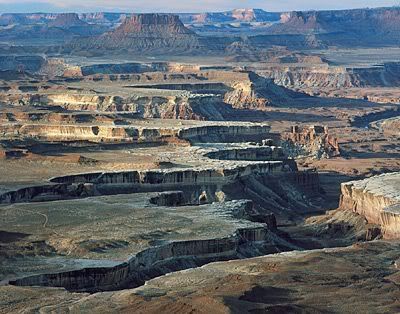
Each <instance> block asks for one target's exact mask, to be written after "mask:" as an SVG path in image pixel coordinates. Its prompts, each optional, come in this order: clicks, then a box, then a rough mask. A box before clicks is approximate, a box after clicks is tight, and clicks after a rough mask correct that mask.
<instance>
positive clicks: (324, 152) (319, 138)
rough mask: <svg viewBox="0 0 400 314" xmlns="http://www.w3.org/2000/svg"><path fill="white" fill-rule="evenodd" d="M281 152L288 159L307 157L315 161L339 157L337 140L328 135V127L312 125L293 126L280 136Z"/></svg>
mask: <svg viewBox="0 0 400 314" xmlns="http://www.w3.org/2000/svg"><path fill="white" fill-rule="evenodd" d="M281 145H282V147H283V150H284V151H285V153H286V154H287V155H288V156H290V157H294V158H296V157H300V156H303V157H304V156H309V157H313V158H316V159H320V158H330V157H337V156H340V148H339V143H338V139H337V138H336V137H334V136H332V135H331V134H329V129H328V127H323V126H318V125H313V126H310V127H304V128H300V127H298V126H293V127H292V131H291V132H290V133H285V134H283V136H282V143H281Z"/></svg>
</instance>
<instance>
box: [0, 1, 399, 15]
mask: <svg viewBox="0 0 400 314" xmlns="http://www.w3.org/2000/svg"><path fill="white" fill-rule="evenodd" d="M395 5H400V0H396V1H391V0H333V1H332V0H325V1H324V0H201V1H199V0H151V1H149V0H34V1H32V0H0V13H4V12H21V13H25V12H93V11H109V12H206V11H226V10H230V9H234V8H260V9H264V10H267V11H292V10H322V9H345V8H366V7H371V8H372V7H383V6H395Z"/></svg>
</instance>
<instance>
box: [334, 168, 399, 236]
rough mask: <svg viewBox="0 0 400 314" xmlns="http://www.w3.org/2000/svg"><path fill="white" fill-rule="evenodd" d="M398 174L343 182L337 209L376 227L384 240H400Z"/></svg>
mask: <svg viewBox="0 0 400 314" xmlns="http://www.w3.org/2000/svg"><path fill="white" fill-rule="evenodd" d="M399 187H400V174H399V173H390V174H383V175H380V176H376V177H372V178H368V179H365V180H361V181H352V182H347V183H343V184H342V187H341V192H342V194H341V198H340V208H342V209H350V210H353V211H355V212H356V213H358V214H360V215H362V216H364V217H365V218H366V219H367V220H368V222H369V223H372V224H377V225H380V226H381V228H382V233H383V236H384V237H385V238H399V237H400V211H399V203H400V191H399Z"/></svg>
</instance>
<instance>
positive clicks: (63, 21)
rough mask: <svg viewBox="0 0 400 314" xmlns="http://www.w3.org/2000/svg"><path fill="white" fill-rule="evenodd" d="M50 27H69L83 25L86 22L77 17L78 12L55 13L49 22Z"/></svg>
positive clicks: (85, 24)
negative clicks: (55, 15)
mask: <svg viewBox="0 0 400 314" xmlns="http://www.w3.org/2000/svg"><path fill="white" fill-rule="evenodd" d="M48 25H49V26H50V27H59V28H67V29H68V28H71V27H85V26H87V25H88V24H87V23H86V22H84V21H82V20H80V19H79V16H78V14H76V13H63V14H59V15H57V17H56V18H55V19H54V20H53V21H51V22H49V24H48Z"/></svg>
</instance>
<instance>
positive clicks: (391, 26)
mask: <svg viewBox="0 0 400 314" xmlns="http://www.w3.org/2000/svg"><path fill="white" fill-rule="evenodd" d="M399 30H400V9H399V8H397V7H393V8H376V9H355V10H339V11H309V12H290V13H286V14H283V15H282V17H281V23H279V24H275V25H273V26H272V27H271V28H270V29H269V31H270V32H271V33H273V34H315V35H316V37H317V38H318V40H320V41H321V42H323V43H325V44H327V45H340V46H355V45H359V46H376V45H382V44H383V45H396V44H398V43H399V38H398V36H397V33H398V31H399Z"/></svg>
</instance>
